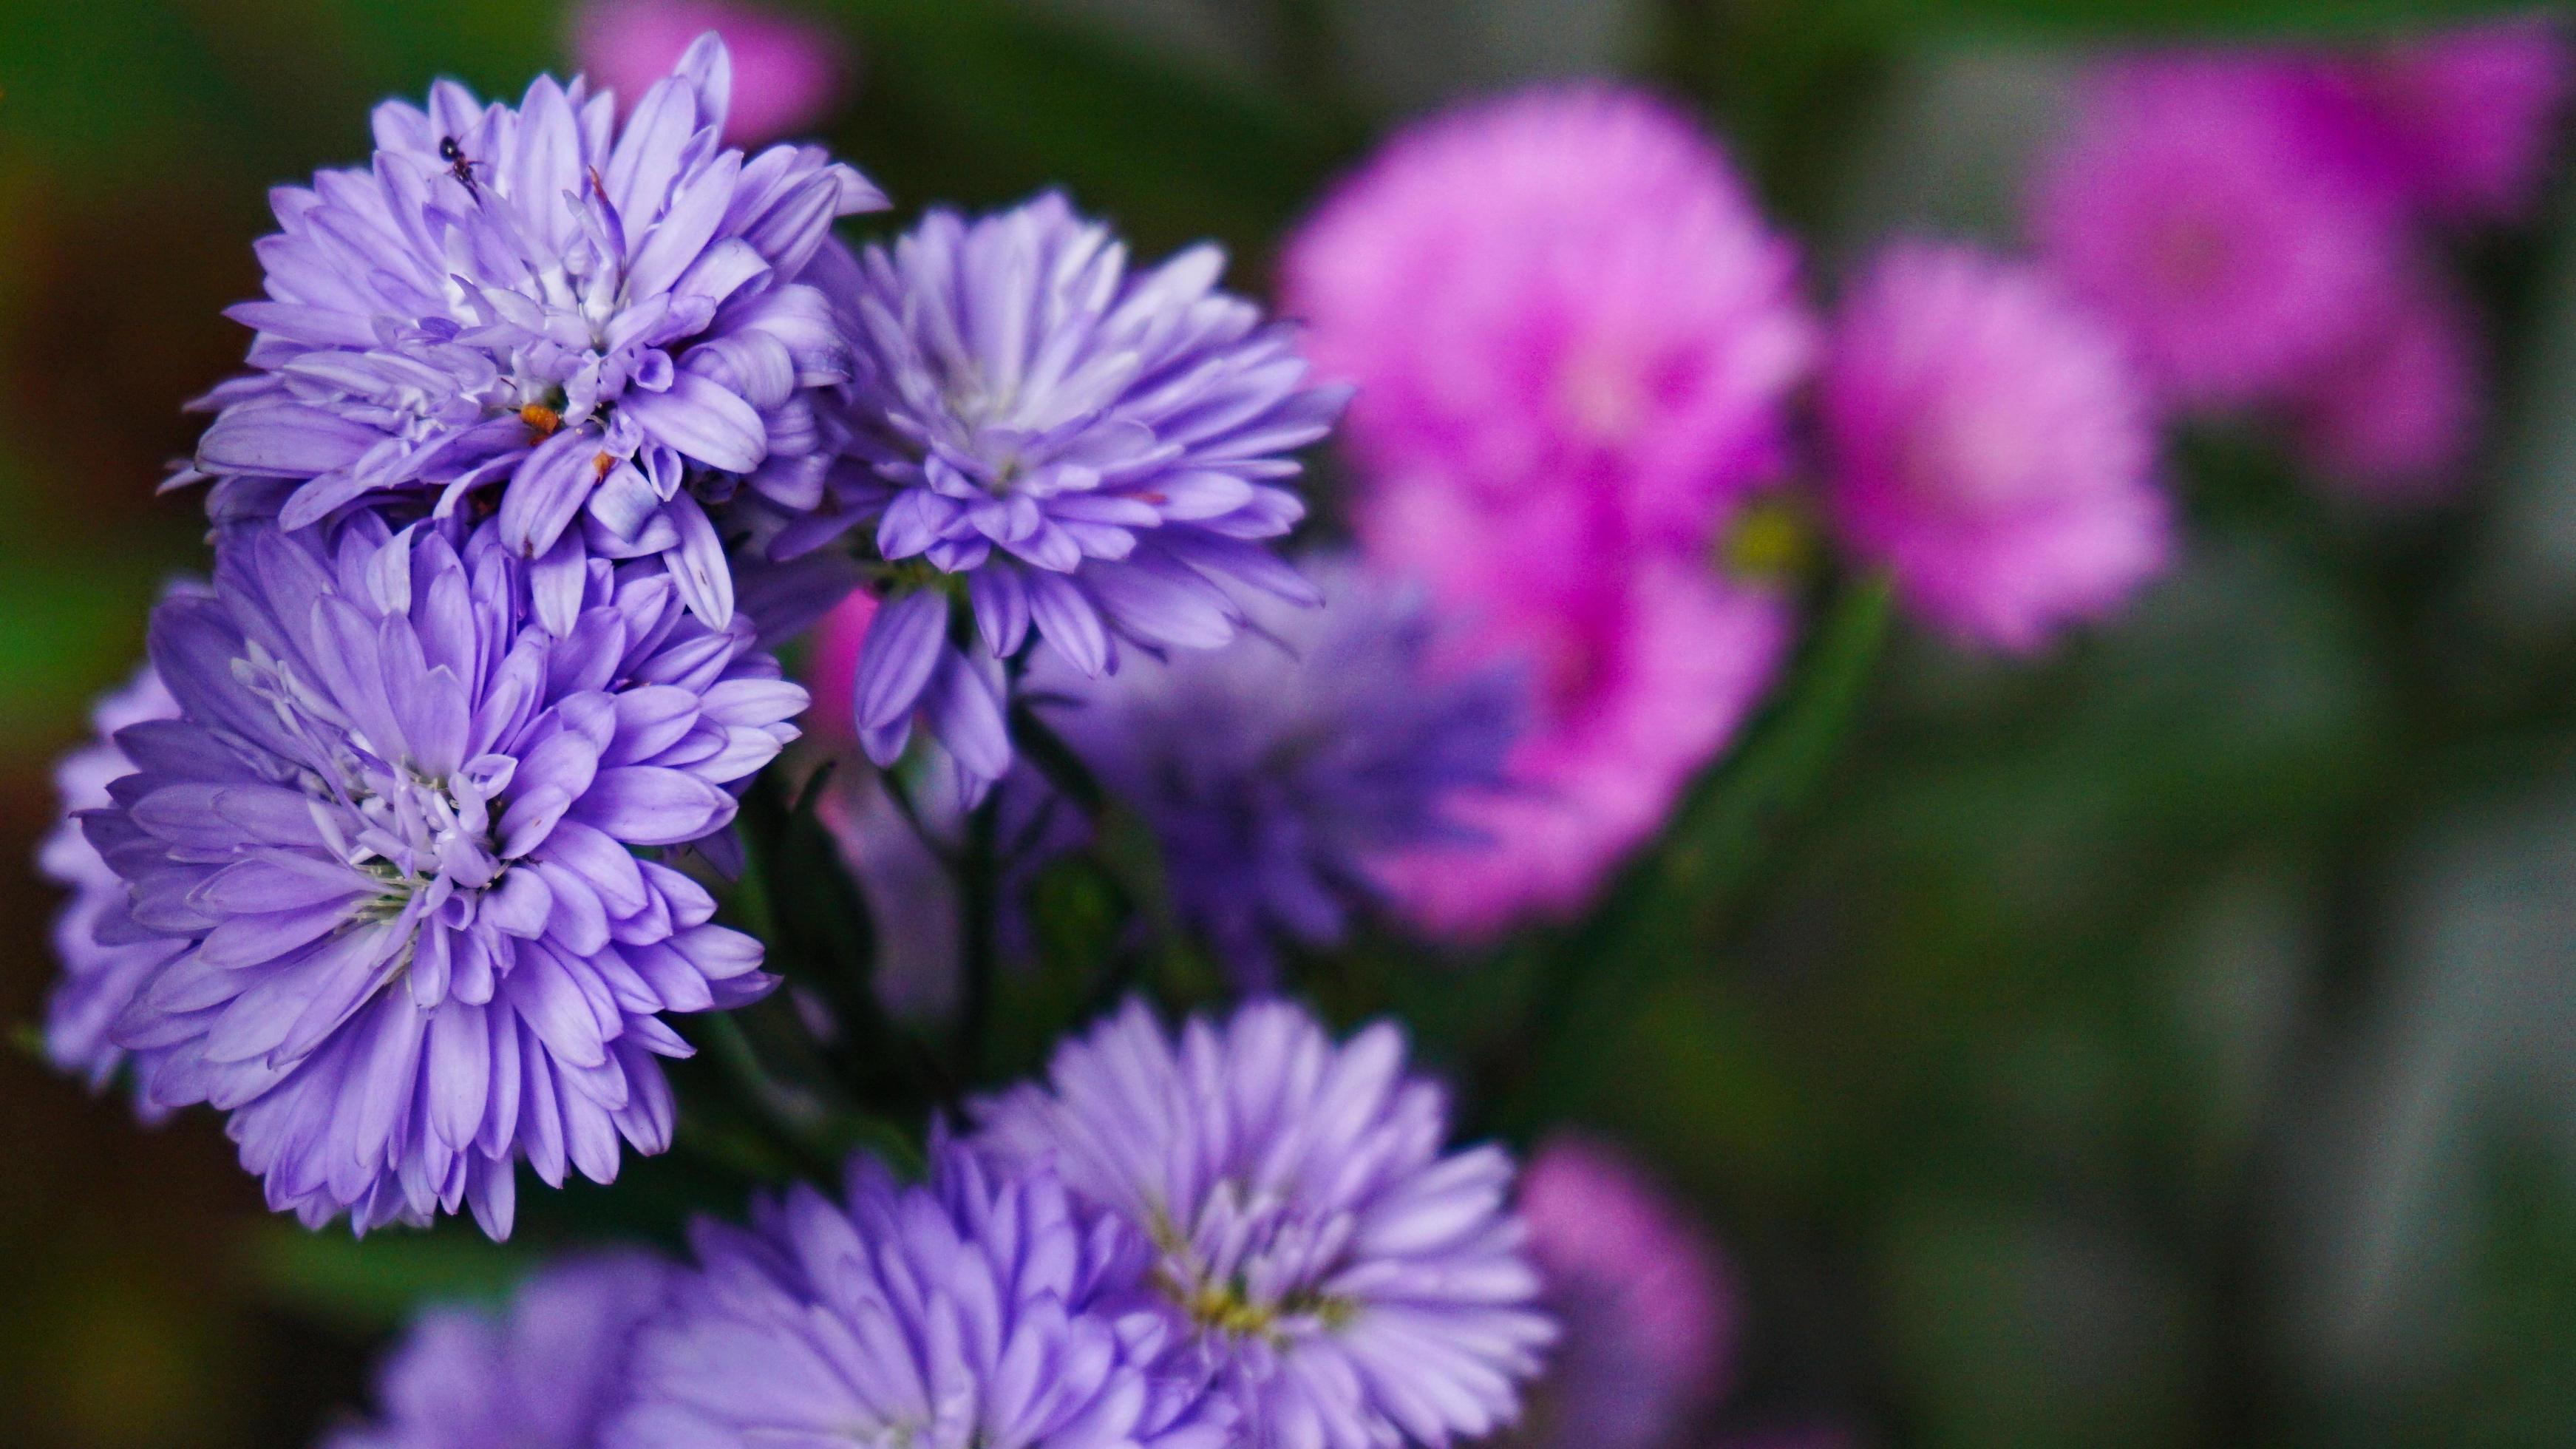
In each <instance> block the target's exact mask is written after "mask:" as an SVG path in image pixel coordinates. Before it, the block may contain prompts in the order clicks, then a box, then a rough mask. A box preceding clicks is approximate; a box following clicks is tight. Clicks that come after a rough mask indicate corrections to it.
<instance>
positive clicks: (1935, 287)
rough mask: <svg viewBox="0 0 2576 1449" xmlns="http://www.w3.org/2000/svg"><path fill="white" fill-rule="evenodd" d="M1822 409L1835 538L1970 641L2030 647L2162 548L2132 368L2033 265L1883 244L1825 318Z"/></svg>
mask: <svg viewBox="0 0 2576 1449" xmlns="http://www.w3.org/2000/svg"><path fill="white" fill-rule="evenodd" d="M1821 413H1822V419H1823V430H1824V434H1825V439H1826V443H1827V446H1828V449H1829V451H1830V453H1831V456H1832V488H1833V492H1832V500H1833V509H1834V515H1835V519H1836V522H1837V523H1838V524H1839V525H1840V528H1841V531H1842V533H1843V535H1844V536H1845V538H1847V539H1848V540H1849V541H1850V542H1851V543H1852V545H1853V546H1854V547H1855V548H1856V549H1857V550H1858V551H1859V552H1860V553H1861V554H1862V555H1863V556H1865V557H1867V558H1870V559H1872V560H1874V561H1876V562H1878V563H1881V564H1883V565H1885V566H1886V567H1887V568H1888V569H1889V570H1890V571H1891V572H1892V573H1893V574H1894V576H1895V580H1896V587H1897V589H1898V591H1899V592H1900V594H1901V595H1902V597H1903V598H1904V599H1905V601H1906V603H1907V604H1908V605H1909V606H1910V607H1912V608H1913V609H1915V610H1916V611H1917V612H1919V613H1921V614H1922V615H1923V616H1925V617H1926V618H1928V619H1930V620H1932V621H1933V622H1934V623H1936V624H1939V625H1940V626H1942V627H1943V628H1945V629H1948V630H1950V631H1952V632H1953V633H1955V634H1957V635H1959V636H1961V637H1962V638H1965V639H1968V640H1971V641H1974V642H1977V643H1981V644H1985V645H1989V646H1992V647H1994V648H1998V649H2007V650H2028V649H2035V648H2037V647H2039V646H2040V645H2042V644H2044V643H2046V642H2047V641H2048V640H2050V639H2051V638H2053V637H2055V636H2056V635H2057V633H2058V632H2059V631H2060V630H2062V629H2063V628H2065V627H2066V626H2067V625H2068V624H2070V623H2073V622H2076V621H2078V620H2084V619H2092V618H2098V617H2101V616H2103V615H2105V614H2107V613H2109V612H2110V611H2111V610H2113V609H2114V608H2116V607H2118V606H2119V605H2120V604H2121V603H2122V602H2124V601H2125V600H2127V599H2128V598H2129V597H2130V596H2131V595H2132V594H2134V593H2135V592H2136V591H2137V589H2138V587H2139V586H2140V585H2141V584H2143V583H2144V582H2145V581H2146V580H2148V579H2149V578H2152V577H2153V576H2154V575H2155V574H2157V573H2158V572H2159V571H2161V570H2162V568H2163V567H2164V564H2165V561H2166V559H2167V557H2168V555H2169V554H2170V553H2171V551H2172V541H2171V537H2170V532H2171V530H2170V520H2169V518H2168V512H2169V510H2168V508H2167V505H2166V502H2165V497H2164V494H2163V492H2162V491H2161V489H2160V488H2159V487H2158V486H2157V483H2156V477H2155V466H2156V433H2155V421H2154V418H2153V416H2152V413H2153V409H2152V407H2151V406H2150V404H2149V401H2148V398H2147V395H2146V389H2145V384H2144V382H2143V380H2142V379H2140V378H2139V377H2138V376H2137V375H2136V374H2135V373H2134V372H2133V371H2132V370H2131V368H2130V366H2129V364H2128V361H2127V359H2126V357H2125V356H2124V354H2123V352H2122V349H2121V345H2120V341H2119V339H2118V337H2117V336H2116V335H2114V334H2113V333H2112V332H2111V331H2110V330H2109V329H2108V328H2107V327H2105V326H2103V325H2101V324H2100V323H2099V322H2097V321H2096V320H2095V319H2094V318H2093V317H2092V316H2091V315H2089V314H2088V313H2086V312H2085V311H2083V310H2082V309H2080V308H2078V307H2076V306H2075V305H2074V304H2073V303H2072V302H2071V301H2070V300H2068V299H2067V298H2065V297H2064V296H2063V295H2061V294H2060V292H2059V291H2058V289H2057V288H2056V287H2055V286H2054V285H2053V284H2052V283H2051V282H2050V281H2049V280H2048V279H2046V278H2045V277H2043V276H2041V275H2040V274H2038V273H2037V272H2035V271H2032V270H2030V269H2028V268H2025V267H2022V266H2019V265H2016V264H2013V263H2009V262H2004V261H2001V260H1999V259H1996V258H1993V257H1990V256H1987V255H1984V254H1982V253H1979V252H1976V251H1973V250H1971V249H1968V248H1965V247H1941V246H1933V245H1929V244H1924V243H1903V244H1899V245H1898V246H1896V247H1895V248H1893V249H1891V250H1890V251H1889V252H1888V253H1887V254H1886V255H1884V256H1882V257H1880V258H1879V259H1878V260H1877V261H1876V262H1875V263H1874V264H1873V265H1872V266H1871V268H1870V270H1869V272H1868V273H1867V275H1866V276H1864V277H1863V278H1862V280H1861V282H1860V283H1859V285H1858V286H1857V287H1856V288H1854V290H1853V293H1852V295H1851V297H1850V299H1849V300H1848V301H1847V302H1846V304H1845V306H1844V308H1843V312H1842V316H1841V318H1840V320H1839V322H1838V323H1837V325H1836V327H1835V329H1834V333H1833V342H1832V350H1831V352H1830V354H1829V356H1828V358H1827V361H1826V364H1825V376H1824V384H1823V389H1822V405H1821Z"/></svg>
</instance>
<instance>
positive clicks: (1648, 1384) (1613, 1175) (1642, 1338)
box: [1513, 1136, 1737, 1449]
mask: <svg viewBox="0 0 2576 1449" xmlns="http://www.w3.org/2000/svg"><path fill="white" fill-rule="evenodd" d="M1520 1208H1521V1216H1522V1217H1524V1218H1525V1219H1527V1220H1528V1222H1529V1234H1530V1255H1531V1256H1532V1257H1534V1258H1536V1259H1537V1260H1538V1265H1539V1272H1540V1274H1541V1275H1542V1276H1544V1277H1545V1278H1546V1280H1547V1304H1548V1307H1549V1308H1550V1309H1552V1310H1553V1311H1554V1312H1555V1313H1556V1315H1557V1321H1558V1323H1559V1324H1560V1325H1562V1326H1563V1328H1564V1338H1563V1341H1562V1346H1561V1348H1560V1349H1559V1352H1558V1354H1557V1359H1556V1362H1554V1363H1553V1364H1551V1365H1549V1367H1548V1376H1547V1378H1546V1379H1545V1380H1543V1381H1542V1382H1541V1383H1540V1385H1539V1387H1538V1389H1537V1390H1536V1393H1535V1395H1534V1398H1535V1401H1536V1406H1535V1408H1534V1410H1533V1413H1532V1415H1531V1422H1530V1423H1529V1424H1528V1425H1525V1426H1524V1427H1523V1429H1522V1431H1521V1433H1520V1434H1519V1435H1518V1436H1517V1437H1516V1438H1515V1440H1514V1441H1513V1442H1515V1443H1520V1444H1529V1445H1562V1446H1565V1449H1655V1446H1657V1445H1663V1444H1669V1443H1672V1442H1674V1439H1675V1436H1676V1433H1677V1431H1679V1430H1681V1429H1683V1428H1685V1427H1687V1426H1688V1424H1689V1423H1690V1420H1691V1418H1692V1416H1693V1415H1694V1414H1695V1413H1697V1412H1698V1411H1699V1410H1700V1409H1702V1408H1704V1407H1705V1406H1706V1405H1707V1404H1708V1403H1709V1402H1710V1401H1711V1400H1712V1399H1713V1398H1715V1397H1716V1395H1717V1392H1718V1391H1719V1389H1720V1388H1721V1387H1722V1383H1723V1377H1724V1374H1725V1372H1726V1370H1727V1369H1728V1368H1729V1367H1730V1364H1729V1360H1730V1358H1731V1357H1732V1355H1733V1351H1734V1347H1735V1342H1734V1340H1735V1332H1736V1322H1735V1319H1736V1313H1737V1304H1736V1301H1735V1288H1734V1284H1733V1282H1732V1281H1731V1278H1730V1275H1729V1273H1728V1271H1727V1266H1726V1262H1725V1260H1724V1259H1723V1258H1722V1257H1721V1256H1720V1255H1719V1253H1718V1251H1717V1247H1716V1245H1715V1244H1713V1243H1711V1242H1709V1240H1708V1238H1707V1236H1706V1235H1705V1234H1704V1233H1702V1232H1701V1231H1700V1230H1699V1229H1698V1227H1697V1226H1696V1225H1694V1224H1693V1223H1691V1222H1690V1220H1689V1219H1688V1218H1687V1217H1686V1216H1684V1214H1683V1212H1682V1210H1681V1209H1680V1207H1679V1206H1677V1205H1676V1204H1674V1203H1673V1202H1672V1201H1671V1200H1670V1199H1668V1198H1667V1197H1665V1195H1664V1194H1663V1192H1662V1191H1661V1190H1659V1189H1658V1188H1657V1187H1656V1186H1655V1185H1654V1184H1653V1183H1652V1182H1651V1181H1649V1180H1648V1179H1647V1178H1646V1176H1645V1175H1644V1174H1643V1173H1642V1172H1640V1171H1639V1170H1638V1169H1637V1167H1636V1166H1635V1165H1634V1164H1632V1163H1630V1162H1629V1161H1628V1160H1627V1159H1626V1158H1625V1157H1623V1156H1621V1155H1620V1154H1618V1153H1617V1152H1615V1151H1613V1150H1612V1149H1611V1148H1609V1147H1607V1146H1605V1145H1603V1144H1600V1143H1596V1142H1593V1141H1591V1140H1589V1139H1587V1138H1582V1137H1565V1136H1560V1137H1557V1138H1554V1139H1552V1140H1550V1141H1548V1142H1546V1143H1544V1144H1542V1145H1541V1146H1540V1148H1539V1150H1538V1153H1537V1155H1536V1156H1534V1157H1532V1158H1531V1159H1530V1164H1529V1168H1528V1170H1527V1171H1525V1172H1523V1173H1522V1174H1521V1194H1520Z"/></svg>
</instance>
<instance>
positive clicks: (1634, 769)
mask: <svg viewBox="0 0 2576 1449" xmlns="http://www.w3.org/2000/svg"><path fill="white" fill-rule="evenodd" d="M1382 502H1383V503H1384V504H1385V505H1386V506H1385V507H1382V508H1381V509H1379V510H1378V511H1377V512H1376V513H1375V514H1374V515H1373V524H1374V526H1373V527H1371V528H1370V530H1369V532H1368V535H1367V536H1368V538H1369V540H1370V546H1371V548H1372V549H1373V550H1374V551H1375V552H1376V553H1377V555H1378V556H1379V557H1380V558H1381V559H1382V560H1384V561H1385V562H1386V563H1387V564H1389V565H1390V566H1391V567H1392V568H1394V569H1396V570H1397V571H1399V572H1406V573H1412V574H1414V575H1416V576H1418V577H1425V578H1429V579H1431V580H1433V581H1434V589H1435V595H1436V597H1438V598H1440V600H1441V601H1442V603H1443V605H1444V606H1445V607H1446V608H1447V609H1448V610H1449V611H1450V612H1451V614H1452V615H1453V616H1454V617H1456V618H1457V619H1459V620H1460V621H1461V628H1460V634H1461V636H1462V637H1464V638H1465V639H1467V640H1469V641H1471V643H1470V645H1469V647H1468V655H1469V659H1470V661H1471V662H1478V663H1481V662H1485V661H1511V662H1517V663H1519V664H1521V665H1523V666H1524V667H1526V668H1528V669H1529V670H1530V671H1531V681H1532V684H1533V686H1534V687H1533V691H1532V693H1533V699H1532V702H1531V709H1530V715H1529V724H1528V728H1527V730H1526V732H1525V733H1524V734H1523V736H1522V738H1521V741H1520V743H1519V745H1518V746H1516V747H1515V749H1514V750H1513V753H1512V755H1511V758H1510V760H1509V761H1508V763H1507V765H1506V770H1507V773H1508V775H1509V778H1510V782H1511V786H1512V788H1511V789H1509V790H1508V791H1506V792H1503V793H1499V794H1489V795H1480V796H1476V797H1474V798H1470V799H1465V800H1461V801H1460V802H1459V803H1458V805H1457V807H1456V809H1455V810H1454V812H1453V813H1454V814H1455V816H1456V818H1457V820H1458V822H1459V824H1461V825H1462V826H1464V827H1466V828H1467V829H1469V830H1471V831H1474V832H1476V833H1477V834H1479V835H1480V836H1482V837H1483V838H1482V839H1481V840H1480V841H1478V842H1476V843H1474V844H1460V845H1455V846H1435V847H1426V848H1424V849H1422V850H1419V851H1415V852H1411V853H1408V854H1405V855H1402V856H1399V857H1396V858H1395V859H1393V860H1391V861H1389V862H1387V863H1386V864H1385V866H1384V868H1383V870H1382V879H1383V881H1384V883H1385V884H1386V886H1387V889H1388V894H1389V898H1390V899H1391V900H1392V901H1394V902H1395V903H1396V907H1397V910H1398V913H1399V914H1401V915H1402V916H1404V917H1405V918H1407V919H1409V920H1411V921H1412V922H1414V923H1415V924H1416V925H1418V926H1420V927H1421V928H1423V929H1425V930H1428V931H1430V932H1432V933H1434V934H1437V935H1441V936H1451V937H1464V938H1469V939H1476V938H1484V937H1489V936H1491V935H1493V934H1494V933H1496V932H1499V931H1501V930H1502V929H1504V928H1506V927H1508V926H1510V925H1512V924H1513V923H1514V922H1516V921H1518V920H1520V919H1522V918H1524V917H1527V916H1532V915H1539V916H1560V917H1561V916H1564V915H1568V914H1571V913H1573V912H1575V911H1577V910H1579V909H1580V908H1581V907H1582V906H1583V905H1584V904H1585V903H1586V902H1587V901H1589V900H1590V899H1591V897H1592V895H1593V894H1594V892H1595V891H1596V890H1597V889H1598V888H1599V886H1600V884H1601V882H1602V881H1603V879H1604V878H1605V877H1607V876H1608V874H1609V873H1610V871H1611V870H1612V869H1613V868H1614V867H1616V866H1617V865H1618V863H1619V861H1620V860H1621V859H1622V858H1623V857H1625V856H1626V855H1627V854H1628V852H1629V851H1631V850H1633V849H1634V848H1636V847H1637V846H1638V845H1640V844H1642V843H1643V842H1644V841H1645V840H1646V839H1647V838H1648V837H1649V836H1651V835H1652V834H1653V833H1654V831H1655V829H1656V827H1657V826H1658V825H1660V824H1661V823H1662V822H1663V819H1664V817H1665V815H1666V814H1667V813H1668V812H1669V811H1670V810H1671V809H1672V805H1673V801H1674V798H1675V797H1676V796H1677V795H1678V794H1679V793H1680V791H1681V789H1682V787H1683V786H1684V785H1685V784H1686V783H1688V781H1689V780H1690V778H1691V776H1692V775H1693V774H1695V773H1697V772H1698V770H1699V769H1700V768H1701V767H1702V766H1704V765H1706V764H1707V763H1708V762H1709V761H1710V760H1711V759H1713V758H1715V757H1716V755H1717V753H1718V752H1719V750H1721V749H1722V748H1723V747H1724V746H1725V745H1726V743H1727V741H1728V740H1730V739H1732V738H1733V737H1734V734H1735V732H1736V730H1737V728H1738V727H1739V726H1740V725H1741V724H1742V723H1743V721H1744V719H1745V717H1746V716H1747V715H1748V714H1749V713H1750V712H1751V710H1752V707H1753V705H1754V703H1755V702H1756V701H1757V700H1758V699H1759V698H1760V697H1761V695H1762V693H1763V691H1764V690H1765V689H1766V688H1767V687H1768V686H1769V684H1770V683H1771V680H1772V678H1773V676H1774V674H1775V673H1776V672H1777V670H1778V668H1779V665H1780V660H1781V657H1782V654H1783V652H1784V651H1785V649H1786V646H1787V644H1788V640H1789V635H1790V611H1789V609H1788V606H1787V605H1786V604H1785V603H1784V602H1783V601H1782V600H1780V599H1778V598H1776V597H1774V596H1772V595H1771V594H1769V593H1768V592H1764V591H1760V590H1756V589H1751V588H1744V587H1738V586H1735V585H1732V584H1729V583H1726V582H1724V581H1722V580H1720V579H1719V578H1717V577H1715V576H1714V575H1712V574H1711V573H1709V572H1708V571H1707V569H1706V568H1705V566H1704V565H1702V564H1701V563H1700V562H1699V561H1698V560H1697V559H1694V558H1687V557H1659V556H1655V555H1645V556H1640V557H1622V556H1620V555H1617V554H1605V553H1601V552H1597V551H1595V552H1587V553H1583V554H1582V555H1580V557H1581V558H1582V559H1583V560H1584V561H1585V562H1586V564H1587V567H1586V568H1585V569H1583V570H1580V571H1577V570H1568V569H1565V568H1564V567H1563V566H1562V565H1561V564H1560V565H1557V566H1554V567H1551V566H1550V563H1549V561H1548V560H1547V559H1545V558H1544V557H1542V554H1543V552H1544V551H1543V550H1536V549H1532V548H1529V547H1526V546H1519V545H1515V544H1514V543H1513V542H1512V541H1511V540H1509V539H1505V538H1501V537H1498V535H1500V534H1504V533H1507V532H1509V531H1511V530H1510V528H1509V527H1508V526H1506V525H1505V524H1503V523H1501V522H1498V521H1497V520H1495V519H1494V518H1493V517H1492V516H1491V515H1487V514H1479V513H1477V512H1476V511H1475V507H1476V505H1475V504H1474V502H1473V501H1472V500H1470V499H1468V498H1466V497H1464V496H1463V495H1462V494H1460V493H1458V492H1454V491H1450V492H1444V491H1441V490H1436V489H1430V488H1414V489H1408V490H1403V491H1401V492H1398V493H1396V494H1393V495H1391V496H1389V497H1388V498H1386V499H1384V500H1382ZM1561 542H1563V540H1561ZM1566 546H1568V547H1572V546H1573V545H1572V544H1571V543H1570V542H1569V543H1566Z"/></svg>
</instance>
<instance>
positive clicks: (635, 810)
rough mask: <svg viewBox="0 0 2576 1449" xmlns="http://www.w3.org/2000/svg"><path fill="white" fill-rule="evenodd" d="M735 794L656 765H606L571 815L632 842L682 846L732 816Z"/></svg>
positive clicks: (630, 843)
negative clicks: (610, 766)
mask: <svg viewBox="0 0 2576 1449" xmlns="http://www.w3.org/2000/svg"><path fill="white" fill-rule="evenodd" d="M733 811H734V800H733V797H732V796H731V795H728V794H726V793H725V792H724V791H722V790H719V789H717V788H716V787H715V786H713V785H710V784H708V783H707V782H705V781H704V780H701V779H699V778H697V777H696V776H694V775H689V774H684V773H682V772H681V771H678V770H668V769H663V768H661V767H660V766H657V765H620V766H618V767H617V768H615V769H610V770H602V771H600V772H599V776H598V778H597V779H594V780H593V781H591V785H590V791H589V793H587V794H585V795H583V796H582V797H581V800H580V802H579V803H578V804H577V805H575V806H574V807H573V814H572V818H573V819H576V820H579V821H581V822H582V823H584V824H587V825H593V826H596V827H598V828H599V829H601V830H604V831H606V832H608V834H610V835H611V836H614V837H615V838H617V839H619V840H622V841H624V842H626V843H627V844H629V845H682V844H686V843H687V842H689V841H692V840H695V839H697V838H698V837H699V836H701V835H704V834H706V833H707V832H709V831H711V830H714V829H715V828H716V827H718V826H720V825H723V824H724V823H725V822H726V821H728V820H731V819H732V818H733Z"/></svg>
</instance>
